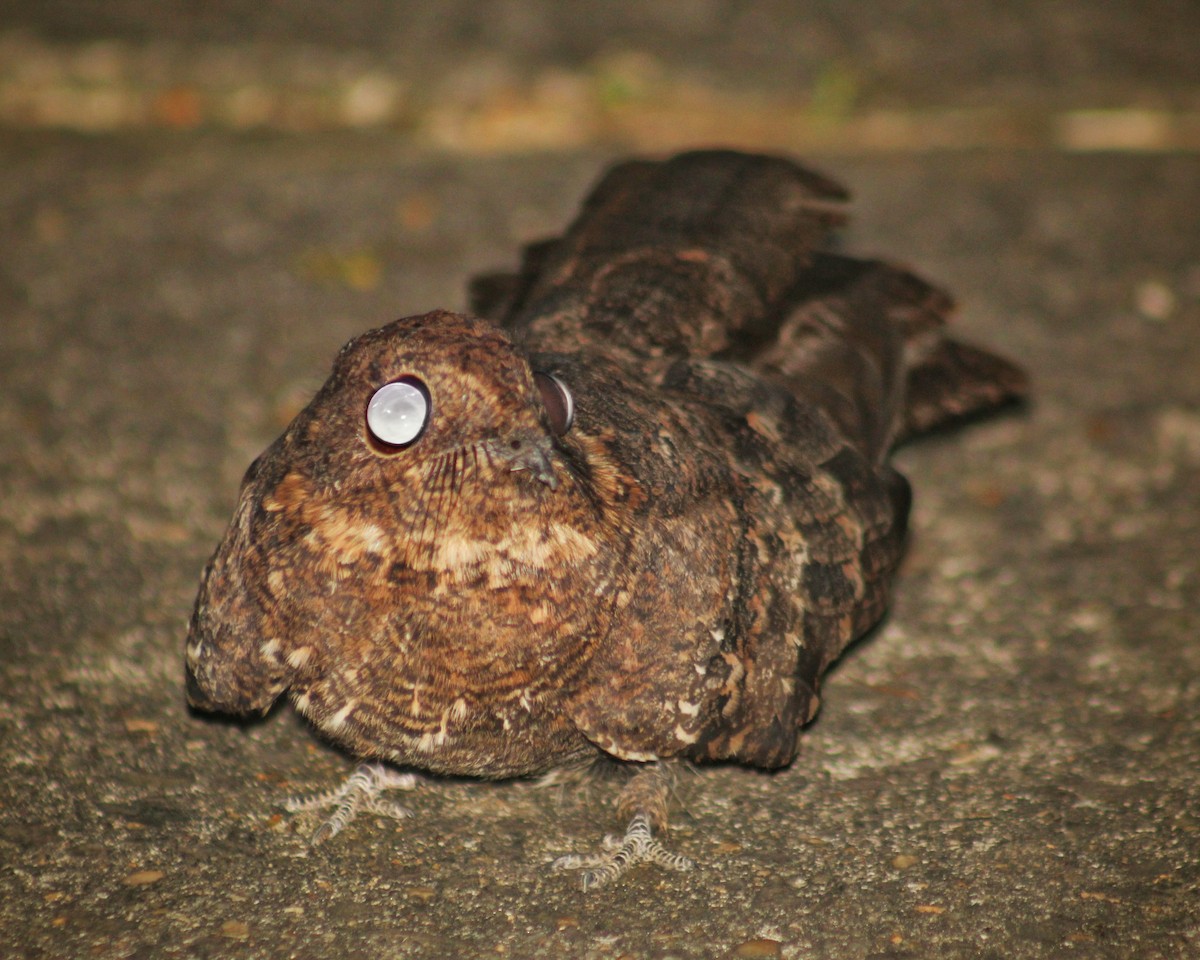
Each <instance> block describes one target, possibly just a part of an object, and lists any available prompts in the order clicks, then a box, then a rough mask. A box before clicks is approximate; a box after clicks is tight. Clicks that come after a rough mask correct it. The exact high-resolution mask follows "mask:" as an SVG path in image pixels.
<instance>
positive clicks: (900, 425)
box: [746, 253, 1028, 463]
mask: <svg viewBox="0 0 1200 960" xmlns="http://www.w3.org/2000/svg"><path fill="white" fill-rule="evenodd" d="M953 307H954V304H953V301H952V300H951V299H950V297H949V296H948V295H947V294H946V293H945V292H943V291H941V290H939V289H938V288H936V287H934V286H932V285H930V284H929V283H927V282H926V281H924V280H922V279H921V278H920V277H918V276H916V275H914V274H912V273H910V272H909V271H907V270H905V269H903V268H901V267H897V266H894V265H891V264H888V263H883V262H880V261H877V260H859V259H855V258H852V257H847V256H842V255H838V254H832V253H819V254H816V255H815V256H814V258H813V260H812V262H811V264H810V266H809V269H808V270H807V271H806V272H805V274H804V276H803V278H802V280H801V281H800V284H799V285H798V287H797V292H796V293H795V294H794V295H793V297H792V298H791V300H790V302H789V306H788V308H787V310H786V311H785V312H784V313H783V314H782V316H781V318H780V320H779V327H778V331H777V334H776V336H775V337H773V338H772V339H771V340H770V341H769V342H767V343H766V344H764V345H762V346H761V347H759V348H758V349H757V350H756V351H755V352H754V353H753V354H752V355H751V356H749V357H747V358H746V362H748V363H749V365H750V366H752V367H753V368H755V369H756V370H757V371H758V372H759V373H760V374H762V375H764V376H766V377H768V378H769V379H772V380H775V381H777V382H782V383H784V384H785V385H786V386H787V387H788V389H789V390H790V391H791V392H792V393H793V394H795V395H797V396H798V397H799V398H801V399H804V400H808V401H810V402H812V403H815V404H817V405H818V406H819V407H821V409H823V410H825V411H826V413H827V414H828V415H830V416H832V417H833V418H834V420H835V421H836V422H837V424H838V426H839V427H840V428H841V429H842V431H843V433H844V435H845V436H846V437H848V438H851V439H852V440H853V441H855V443H856V445H857V446H858V448H859V449H860V450H862V451H863V453H864V454H865V455H866V456H867V457H868V458H869V459H870V460H872V461H874V462H877V463H878V462H881V461H882V459H883V457H884V455H885V454H886V453H887V452H888V450H889V449H890V448H891V447H892V446H893V445H895V444H896V443H899V442H902V441H904V440H906V439H908V438H909V437H912V436H914V435H916V434H920V433H924V432H927V431H929V430H933V429H937V428H939V427H942V426H945V425H947V424H950V423H952V422H953V421H956V420H960V419H966V418H970V417H972V416H975V415H977V414H981V413H984V412H987V411H989V410H991V409H993V408H996V407H1000V406H1002V405H1004V404H1007V403H1010V402H1012V401H1015V400H1019V399H1021V398H1022V397H1024V396H1025V394H1026V392H1027V389H1028V382H1027V379H1026V376H1025V374H1024V372H1023V371H1022V370H1021V369H1020V368H1019V367H1017V366H1016V365H1015V364H1013V363H1011V362H1010V361H1008V360H1006V359H1004V358H1003V357H1000V356H998V355H996V354H994V353H991V352H989V351H986V350H983V349H980V348H978V347H974V346H970V345H968V344H965V343H962V342H960V341H958V340H954V339H951V338H950V337H948V336H947V335H946V322H947V319H948V317H949V316H950V314H951V312H952V311H953Z"/></svg>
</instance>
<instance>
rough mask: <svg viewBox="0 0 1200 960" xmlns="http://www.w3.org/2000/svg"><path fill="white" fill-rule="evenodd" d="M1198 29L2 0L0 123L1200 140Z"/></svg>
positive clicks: (794, 144) (820, 3) (1185, 24)
mask: <svg viewBox="0 0 1200 960" xmlns="http://www.w3.org/2000/svg"><path fill="white" fill-rule="evenodd" d="M1198 36H1200V12H1198V7H1197V5H1196V3H1195V2H1194V0H1146V2H1143V3H1134V2H1124V3H1122V2H1108V0H1060V2H1056V3H1038V2H1034V0H1005V2H996V0H993V2H973V3H957V4H956V3H924V2H919V0H883V2H870V0H849V2H835V0H813V2H809V3H793V2H787V0H763V2H748V0H669V2H663V3H645V2H638V0H562V2H547V0H493V2H478V0H475V2H471V0H446V2H438V3H433V2H411V0H400V2H387V0H356V2H353V3H343V4H338V5H336V6H335V5H330V4H327V3H320V2H316V0H293V2H289V3H255V2H251V0H221V2H213V3H196V2H189V0H166V2H162V3H147V2H139V0H112V2H84V0H74V2H70V0H47V2H22V0H9V2H7V3H5V4H3V9H0V128H2V127H4V126H8V127H12V128H29V127H56V128H68V129H76V130H87V131H115V130H122V129H130V128H133V129H145V128H165V129H172V130H182V131H188V130H204V129H230V130H282V131H295V132H314V131H319V130H329V129H345V128H353V129H385V130H389V131H394V132H396V133H398V134H400V135H401V136H403V137H405V138H407V139H410V140H411V141H412V142H413V143H415V144H418V145H421V146H423V147H426V148H435V149H440V150H452V151H465V152H513V151H523V150H531V149H532V150H562V149H578V148H582V147H589V146H597V145H602V146H610V147H614V148H640V149H659V148H668V147H673V146H677V145H679V144H683V143H695V142H697V141H710V140H721V141H723V142H726V143H730V142H732V143H738V144H741V145H745V146H755V147H774V148H789V149H813V148H822V149H836V150H865V151H881V150H883V151H889V150H891V151H914V150H915V151H921V150H931V149H945V148H967V147H1002V146H1020V147H1039V146H1054V147H1062V148H1065V149H1068V150H1096V149H1111V148H1116V149H1124V150H1169V149H1187V150H1195V149H1197V148H1198V147H1200V120H1198V111H1200V56H1197V55H1196V43H1197V37H1198Z"/></svg>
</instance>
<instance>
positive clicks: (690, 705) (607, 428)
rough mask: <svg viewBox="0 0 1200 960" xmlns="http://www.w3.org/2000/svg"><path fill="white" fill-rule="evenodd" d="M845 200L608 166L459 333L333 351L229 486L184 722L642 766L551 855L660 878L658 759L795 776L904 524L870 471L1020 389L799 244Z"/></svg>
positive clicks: (884, 294) (479, 763) (944, 302)
mask: <svg viewBox="0 0 1200 960" xmlns="http://www.w3.org/2000/svg"><path fill="white" fill-rule="evenodd" d="M845 201H846V195H845V193H844V192H843V190H842V189H841V188H840V187H839V186H837V185H836V184H834V183H832V182H830V181H828V180H825V179H824V178H822V177H819V176H817V175H815V174H813V173H810V172H808V171H805V170H803V169H801V168H800V167H798V166H796V165H794V164H792V163H790V162H788V161H786V160H783V159H777V158H770V157H761V156H749V155H743V154H736V153H730V152H700V153H690V154H683V155H681V156H678V157H675V158H673V159H671V160H668V161H664V162H651V161H634V162H629V163H625V164H622V165H620V166H618V167H616V168H614V169H613V170H612V171H610V172H609V173H608V175H607V176H605V177H604V178H603V179H602V180H601V182H600V183H599V185H598V186H597V187H596V189H595V190H594V191H593V193H592V194H591V196H590V197H589V198H588V200H587V201H586V203H585V205H584V208H583V211H582V213H581V214H580V216H579V218H578V219H577V220H576V222H575V223H574V224H573V225H572V226H571V228H570V229H569V230H568V231H567V232H566V234H565V235H564V236H562V237H560V238H556V239H554V240H550V241H547V242H544V243H540V244H536V245H534V246H532V247H530V248H529V249H528V250H527V252H526V258H525V262H524V265H523V267H522V269H521V271H520V272H519V273H517V274H515V275H511V276H500V277H488V278H483V279H481V280H479V281H477V282H476V284H475V285H474V288H473V294H474V304H473V306H474V309H475V312H476V313H477V314H478V315H479V316H480V317H486V318H488V319H478V318H475V317H467V316H460V315H458V314H453V313H446V312H435V313H430V314H425V315H423V316H416V317H409V318H406V319H403V320H398V321H396V322H394V323H391V324H388V325H387V326H385V327H381V328H379V329H377V330H373V331H371V332H369V333H365V334H363V335H362V336H360V337H357V338H355V339H354V340H352V341H351V342H350V343H348V344H347V345H346V346H345V347H344V348H343V349H342V351H341V353H340V354H339V355H338V357H337V360H336V361H335V364H334V370H333V373H332V375H331V377H330V378H329V380H328V382H327V383H326V384H325V386H324V387H323V388H322V389H321V390H320V392H319V393H318V394H317V396H316V397H315V398H314V399H313V401H312V402H311V403H310V404H309V406H308V407H307V408H306V409H305V410H304V411H303V412H302V413H301V414H300V415H299V416H298V417H297V418H296V420H295V421H294V422H293V423H292V424H291V425H290V426H289V427H288V428H287V430H286V431H285V433H284V434H283V436H282V437H280V438H279V439H278V440H277V441H276V442H275V443H274V444H272V445H271V447H269V448H268V449H267V450H266V452H264V453H263V454H262V456H260V457H259V458H258V459H257V460H256V461H255V462H254V464H252V465H251V467H250V469H249V470H248V471H247V474H246V478H245V481H244V483H243V486H242V492H241V499H240V502H239V505H238V508H237V512H236V513H235V515H234V518H233V521H232V523H231V525H230V529H229V531H228V533H227V534H226V536H225V539H224V540H223V542H222V543H221V545H220V546H219V547H218V549H217V552H216V554H215V555H214V557H213V559H212V561H211V562H210V564H209V566H208V568H207V569H206V571H205V574H204V581H203V584H202V586H201V590H200V595H199V597H198V599H197V602H196V610H195V614H194V616H193V619H192V624H191V630H190V635H189V638H188V647H187V668H188V691H189V699H190V700H191V702H192V703H193V704H194V705H196V706H197V707H201V708H204V709H208V710H220V711H227V712H233V713H249V712H253V711H262V710H265V709H266V708H267V707H269V706H270V705H271V703H272V702H273V701H274V700H275V699H276V698H277V697H278V696H280V695H281V694H283V693H285V692H286V693H287V694H288V695H289V696H290V697H291V699H292V701H293V703H294V704H295V705H296V707H297V709H298V710H300V712H301V713H303V714H304V715H305V716H306V717H308V718H309V719H310V720H311V721H312V722H313V723H314V724H315V725H316V726H317V728H318V729H319V730H320V731H321V732H322V733H323V734H324V735H325V736H327V737H329V738H330V739H332V740H333V741H335V742H336V743H338V744H340V745H342V746H343V747H345V748H346V749H347V750H348V751H350V752H351V753H353V754H355V755H356V756H358V757H362V758H366V759H373V760H382V761H389V762H391V763H395V764H398V765H401V766H407V767H413V768H417V769H420V770H428V771H433V772H437V773H447V774H465V775H471V776H479V777H513V776H522V775H529V774H538V773H542V772H545V771H548V770H551V769H553V768H555V767H558V766H561V765H564V764H568V763H572V762H575V761H578V760H580V759H583V758H587V757H594V756H597V755H602V754H607V755H608V756H610V757H613V758H616V759H618V760H621V761H627V762H629V763H630V764H636V765H639V766H638V769H639V770H640V771H641V773H640V775H639V776H636V777H634V779H633V780H632V781H631V782H630V783H629V784H628V785H627V787H626V789H625V792H624V793H623V795H622V802H621V803H620V804H619V807H620V811H621V813H622V814H623V815H624V816H627V817H629V818H631V826H630V830H629V832H628V833H627V834H626V837H625V840H624V842H623V843H621V844H620V845H619V846H618V847H617V848H616V849H614V850H612V851H610V852H609V853H608V854H605V855H601V856H600V857H599V858H574V859H573V860H571V862H570V863H569V865H583V866H587V867H588V868H589V871H588V873H587V874H585V883H596V882H603V881H606V880H609V879H611V878H612V877H613V876H616V875H617V874H618V873H620V872H621V870H623V869H624V868H625V866H627V865H628V864H629V863H631V862H634V861H636V860H638V859H648V860H654V861H656V862H659V863H664V864H666V865H668V866H676V867H683V866H686V865H687V864H686V861H684V860H683V859H682V858H679V857H675V856H673V855H671V854H667V853H666V852H665V851H664V850H663V849H662V848H661V847H659V846H658V843H657V841H656V840H654V839H653V837H652V835H651V829H652V828H659V829H661V828H663V827H665V822H666V804H665V790H666V787H665V784H666V778H665V777H664V776H663V774H662V769H661V768H662V764H663V763H664V762H667V761H670V760H673V759H684V760H693V761H704V760H733V761H737V762H740V763H745V764H751V765H754V766H759V767H769V768H771V767H779V766H782V765H784V764H787V763H789V762H790V761H791V760H792V759H793V758H794V757H795V755H796V752H797V739H798V736H799V733H800V730H801V728H802V727H803V726H804V724H805V723H806V722H807V721H809V720H810V719H811V718H812V717H813V715H814V713H815V712H816V709H817V689H818V685H819V681H820V678H821V676H822V674H823V672H824V671H825V669H826V668H827V667H828V666H829V664H830V663H831V662H832V661H833V660H834V659H835V658H836V657H837V656H838V655H839V654H840V653H841V652H842V650H843V649H844V648H845V647H846V646H847V644H849V643H850V642H851V641H852V640H854V639H855V638H856V637H858V636H860V635H861V634H862V633H864V632H865V631H866V630H868V629H869V628H870V627H871V626H872V625H873V624H874V623H876V621H877V620H878V619H879V617H880V616H881V615H882V613H883V611H884V608H885V606H886V604H887V599H888V591H889V588H890V585H891V580H892V576H893V573H894V571H895V568H896V565H897V563H898V561H899V558H900V554H901V550H902V546H903V540H904V530H905V522H906V517H907V513H908V503H909V492H908V485H907V483H906V482H905V480H904V479H903V477H901V476H900V475H899V474H898V473H896V472H895V471H894V470H893V469H892V468H891V467H890V466H889V465H888V464H887V462H886V455H887V453H888V451H889V449H890V448H891V446H892V445H893V443H894V442H896V441H897V440H898V439H901V438H903V437H906V436H908V435H910V434H912V433H914V432H918V431H921V430H925V429H929V428H930V427H933V426H936V425H938V424H940V423H941V422H943V421H945V420H947V419H950V418H954V417H959V416H963V415H967V414H971V413H974V412H976V411H980V410H984V409H987V408H989V407H992V406H995V405H997V404H999V403H1002V402H1004V401H1006V400H1010V399H1012V398H1014V397H1017V396H1019V395H1021V394H1022V392H1023V391H1024V387H1025V381H1024V378H1023V376H1022V374H1021V373H1020V372H1019V371H1018V370H1017V369H1016V368H1015V367H1013V366H1012V365H1011V364H1009V363H1007V362H1006V361H1003V360H1001V359H999V358H997V357H995V356H993V355H991V354H988V353H985V352H983V351H980V350H976V349H973V348H970V347H967V346H964V345H962V344H959V343H956V342H954V341H951V340H948V339H946V338H945V337H944V336H943V334H942V328H943V324H944V320H945V317H946V314H947V312H948V311H949V309H950V302H949V300H948V298H947V297H946V296H945V295H944V294H942V293H940V292H939V291H937V290H935V289H933V288H932V287H930V286H929V285H927V284H926V283H925V282H923V281H922V280H920V279H918V278H916V277H915V276H913V275H911V274H909V273H907V272H905V271H904V270H902V269H899V268H896V267H893V266H889V265H887V264H884V263H879V262H875V261H864V260H856V259H852V258H849V257H846V256H842V255H840V254H835V253H829V252H821V245H822V242H823V240H824V239H825V237H826V234H827V232H828V231H829V229H830V228H831V227H833V226H835V225H837V224H838V223H840V222H841V221H842V219H843V216H844V209H845ZM547 374H548V375H550V377H551V378H552V379H547V377H546V376H545V375H547ZM396 382H401V383H407V384H410V385H413V389H410V390H409V392H408V395H411V396H412V397H415V398H416V400H415V401H414V402H415V403H416V404H417V405H418V407H417V408H418V409H421V408H420V404H421V403H422V398H423V401H424V402H425V403H426V404H427V409H426V413H427V419H426V420H424V421H423V423H424V426H423V428H422V431H421V432H420V434H419V436H417V437H416V439H414V440H411V441H409V440H407V435H405V442H403V443H396V444H392V443H387V442H384V441H382V440H381V439H380V436H379V434H378V431H375V428H374V427H373V426H371V425H369V424H368V421H367V415H366V411H367V408H368V404H369V403H371V401H372V398H373V397H374V396H376V391H377V390H379V389H380V388H381V387H383V386H384V385H387V384H390V383H396ZM560 384H561V386H562V387H565V389H566V391H568V394H569V397H570V399H571V400H572V401H573V407H574V409H573V422H568V421H569V419H570V417H569V414H570V413H571V411H570V410H569V407H570V406H571V404H569V403H568V402H566V395H561V394H560V393H559V392H558V391H559V386H558V385H560ZM373 431H375V432H373ZM368 779H369V778H368ZM384 785H387V784H384ZM363 789H364V790H366V791H367V793H368V794H370V795H373V794H372V790H373V789H374V788H363ZM339 826H340V824H339Z"/></svg>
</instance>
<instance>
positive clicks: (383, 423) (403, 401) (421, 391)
mask: <svg viewBox="0 0 1200 960" xmlns="http://www.w3.org/2000/svg"><path fill="white" fill-rule="evenodd" d="M429 408H430V403H429V391H428V390H427V389H426V388H425V384H423V383H422V382H421V381H420V380H418V379H417V378H416V377H404V378H403V379H401V380H396V381H394V382H392V383H385V384H384V385H383V386H382V387H380V388H379V389H378V390H376V391H375V394H374V396H372V397H371V402H370V403H368V404H367V429H368V430H369V431H370V433H371V436H372V437H374V438H375V439H376V440H378V441H379V442H380V443H383V444H386V445H387V446H389V447H403V446H405V445H407V444H410V443H412V442H413V441H414V440H416V439H417V437H419V436H420V435H421V431H422V430H424V429H425V424H426V423H427V422H428V421H429Z"/></svg>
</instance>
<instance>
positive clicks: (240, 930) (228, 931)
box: [221, 920, 250, 940]
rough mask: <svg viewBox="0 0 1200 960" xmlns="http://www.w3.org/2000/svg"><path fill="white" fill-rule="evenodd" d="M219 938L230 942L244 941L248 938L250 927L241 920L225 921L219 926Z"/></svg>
mask: <svg viewBox="0 0 1200 960" xmlns="http://www.w3.org/2000/svg"><path fill="white" fill-rule="evenodd" d="M221 936H223V937H229V938H230V939H231V940H245V939H247V938H248V937H249V936H250V925H249V924H247V923H243V922H242V921H241V920H226V921H225V922H224V923H223V924H221Z"/></svg>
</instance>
